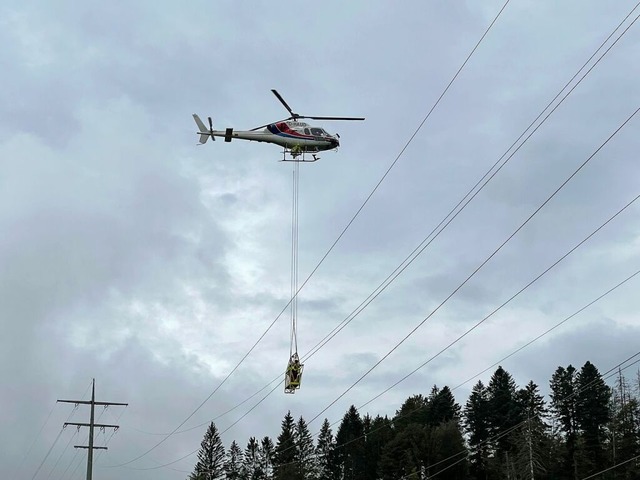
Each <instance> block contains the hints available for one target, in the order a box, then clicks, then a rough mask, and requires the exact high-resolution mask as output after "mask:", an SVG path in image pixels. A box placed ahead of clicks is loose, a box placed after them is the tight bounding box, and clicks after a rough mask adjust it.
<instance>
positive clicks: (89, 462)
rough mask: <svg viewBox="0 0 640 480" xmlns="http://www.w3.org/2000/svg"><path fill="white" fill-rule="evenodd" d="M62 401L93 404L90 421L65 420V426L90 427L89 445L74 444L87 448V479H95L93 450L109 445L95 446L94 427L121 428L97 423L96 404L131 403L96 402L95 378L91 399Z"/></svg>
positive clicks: (76, 446) (114, 403) (102, 448)
mask: <svg viewBox="0 0 640 480" xmlns="http://www.w3.org/2000/svg"><path fill="white" fill-rule="evenodd" d="M58 402H60V403H73V404H75V405H91V416H90V417H89V418H90V420H89V423H75V422H65V424H64V426H65V427H66V426H67V425H74V426H76V427H78V428H80V427H89V445H74V446H73V447H74V448H86V449H88V452H87V480H92V479H93V451H94V450H107V447H94V446H93V430H94V427H98V428H113V429H115V430H117V429H118V428H120V426H119V425H108V424H104V423H95V406H96V405H103V406H105V407H108V406H110V405H117V406H122V407H126V406H127V405H129V404H128V403H116V402H96V379H95V378H94V379H93V380H92V381H91V400H90V401H86V400H58Z"/></svg>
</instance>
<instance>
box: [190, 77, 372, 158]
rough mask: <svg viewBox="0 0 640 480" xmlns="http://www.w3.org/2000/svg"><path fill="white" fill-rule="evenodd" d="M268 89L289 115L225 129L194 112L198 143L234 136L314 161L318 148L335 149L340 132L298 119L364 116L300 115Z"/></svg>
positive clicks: (228, 140) (227, 139)
mask: <svg viewBox="0 0 640 480" xmlns="http://www.w3.org/2000/svg"><path fill="white" fill-rule="evenodd" d="M271 92H273V94H274V95H275V96H276V98H277V99H278V100H280V103H282V105H284V108H286V109H287V111H288V112H289V114H290V116H289V117H288V118H285V119H283V120H278V121H277V122H272V123H267V124H266V125H261V126H259V127H256V128H252V129H251V130H238V131H235V130H234V129H233V128H227V129H225V130H214V129H213V121H212V120H211V117H208V120H209V127H208V128H207V126H206V125H205V124H204V122H203V121H202V120H201V119H200V117H199V116H198V115H196V114H195V113H194V114H193V119H194V120H195V122H196V124H197V125H198V129H199V131H198V132H197V134H198V135H200V143H199V145H204V144H205V143H207V140H208V139H209V137H211V140H212V141H215V139H216V137H222V138H224V141H225V142H230V141H231V140H232V139H234V138H236V139H238V140H249V141H253V142H266V143H273V144H276V145H279V146H281V147H282V148H283V151H282V155H283V157H282V161H294V162H315V161H317V160H319V159H320V157H318V156H317V154H318V152H321V151H325V150H337V149H338V147H339V146H340V135H338V134H337V133H336V134H335V135H331V134H329V133H327V131H326V130H324V129H323V128H320V127H316V126H313V125H309V124H308V123H306V122H301V121H300V120H301V119H306V118H309V119H312V120H364V118H361V117H319V116H311V115H299V114H297V113H295V112H294V111H293V110H291V107H290V106H289V105H288V104H287V102H286V101H285V100H284V98H282V96H281V95H280V94H279V93H278V91H277V90H275V89H272V90H271ZM307 153H309V154H311V157H312V158H313V159H308V157H307V156H306V155H305V154H307Z"/></svg>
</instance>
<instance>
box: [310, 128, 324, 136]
mask: <svg viewBox="0 0 640 480" xmlns="http://www.w3.org/2000/svg"><path fill="white" fill-rule="evenodd" d="M311 134H312V135H316V136H318V137H322V136H324V135H325V131H324V130H322V129H321V128H312V129H311Z"/></svg>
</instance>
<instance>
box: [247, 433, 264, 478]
mask: <svg viewBox="0 0 640 480" xmlns="http://www.w3.org/2000/svg"><path fill="white" fill-rule="evenodd" d="M242 477H243V478H244V479H245V480H263V479H264V473H263V471H262V465H261V464H260V444H259V443H258V441H257V440H256V438H255V437H251V438H249V441H248V442H247V447H246V448H245V449H244V458H243V463H242Z"/></svg>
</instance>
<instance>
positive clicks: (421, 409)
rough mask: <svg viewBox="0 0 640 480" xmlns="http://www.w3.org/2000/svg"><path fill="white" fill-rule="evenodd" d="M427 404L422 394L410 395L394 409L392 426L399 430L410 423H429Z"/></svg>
mask: <svg viewBox="0 0 640 480" xmlns="http://www.w3.org/2000/svg"><path fill="white" fill-rule="evenodd" d="M434 388H436V387H434ZM428 406H429V402H428V400H427V399H426V398H424V397H423V396H422V395H412V396H411V397H409V398H407V399H406V400H405V401H404V403H403V404H402V406H401V407H400V409H399V410H396V414H395V416H394V417H393V427H394V428H395V430H396V431H397V432H399V431H401V430H403V429H404V428H405V427H406V426H407V425H410V424H412V423H417V424H418V425H427V424H428V423H429V417H428V416H429V412H428Z"/></svg>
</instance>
